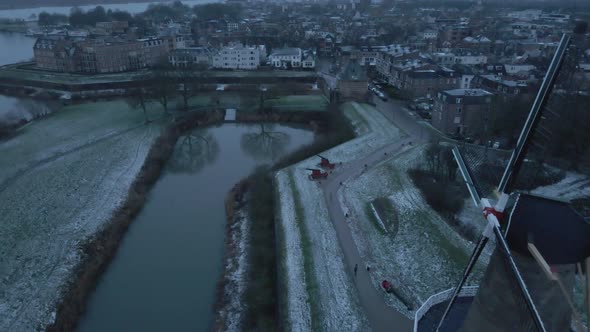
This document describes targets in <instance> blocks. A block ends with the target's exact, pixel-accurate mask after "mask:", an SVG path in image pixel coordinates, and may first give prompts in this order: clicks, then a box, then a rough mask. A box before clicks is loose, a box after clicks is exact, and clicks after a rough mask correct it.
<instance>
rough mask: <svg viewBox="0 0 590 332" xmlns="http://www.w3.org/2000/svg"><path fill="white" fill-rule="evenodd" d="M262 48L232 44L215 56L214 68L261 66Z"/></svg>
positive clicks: (249, 68) (250, 68)
mask: <svg viewBox="0 0 590 332" xmlns="http://www.w3.org/2000/svg"><path fill="white" fill-rule="evenodd" d="M260 52H261V50H260V48H258V47H255V46H243V45H241V44H231V45H229V46H225V47H222V48H221V49H220V50H219V52H218V53H217V54H215V55H214V56H213V61H212V64H213V68H218V69H245V70H253V69H257V68H258V66H260Z"/></svg>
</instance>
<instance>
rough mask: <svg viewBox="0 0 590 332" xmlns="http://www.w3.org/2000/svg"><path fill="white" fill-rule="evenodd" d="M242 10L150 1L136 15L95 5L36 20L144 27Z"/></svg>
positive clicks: (216, 17)
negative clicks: (119, 22)
mask: <svg viewBox="0 0 590 332" xmlns="http://www.w3.org/2000/svg"><path fill="white" fill-rule="evenodd" d="M241 12H242V9H241V6H239V5H228V4H223V3H211V4H203V5H196V6H194V7H192V8H191V7H190V6H188V5H185V4H183V3H182V2H180V1H175V2H173V3H171V4H165V3H157V4H150V5H149V6H148V8H147V9H146V10H145V11H144V12H143V13H139V14H136V15H132V14H131V13H129V12H127V11H121V10H112V9H108V10H107V9H105V8H104V7H103V6H96V7H95V8H93V9H90V10H87V11H85V10H83V9H82V8H79V7H73V8H72V9H71V11H70V14H69V15H64V14H57V13H54V14H51V13H48V12H45V11H44V12H42V13H40V14H39V16H38V18H37V20H38V23H39V25H41V26H55V25H60V24H70V25H71V26H73V27H85V26H95V25H96V23H98V22H108V21H127V22H129V24H130V25H134V26H139V27H147V26H148V22H156V23H158V22H166V21H170V20H173V21H178V20H180V19H183V18H185V17H187V16H191V15H193V14H194V15H196V17H197V18H198V19H200V20H220V19H228V20H237V19H239V18H240V15H241Z"/></svg>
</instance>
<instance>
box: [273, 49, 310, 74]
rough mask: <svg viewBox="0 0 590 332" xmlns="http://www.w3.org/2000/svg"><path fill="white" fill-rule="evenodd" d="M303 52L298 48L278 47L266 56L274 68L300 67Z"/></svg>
mask: <svg viewBox="0 0 590 332" xmlns="http://www.w3.org/2000/svg"><path fill="white" fill-rule="evenodd" d="M302 56H303V53H302V51H301V49H300V48H298V47H297V48H279V49H277V50H274V51H273V52H272V53H271V54H270V55H269V56H268V62H269V63H270V65H271V66H273V67H275V68H283V69H287V68H300V67H301V60H302Z"/></svg>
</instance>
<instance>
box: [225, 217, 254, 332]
mask: <svg viewBox="0 0 590 332" xmlns="http://www.w3.org/2000/svg"><path fill="white" fill-rule="evenodd" d="M236 218H237V219H238V222H236V223H234V224H233V225H232V232H231V235H232V240H231V241H232V243H235V244H236V253H235V254H233V255H230V256H229V257H228V258H227V260H226V262H225V264H226V269H227V271H228V272H227V274H226V278H225V282H226V285H225V286H224V290H225V292H226V294H225V295H226V296H225V298H227V299H228V301H229V302H228V303H227V304H226V305H225V306H223V309H222V311H221V313H220V316H221V320H222V321H223V322H224V323H225V326H224V327H223V328H224V331H236V332H237V331H240V330H241V326H240V322H241V321H242V314H243V312H244V309H245V308H244V305H243V303H242V298H243V295H244V292H245V290H246V280H247V276H246V274H247V268H248V250H247V249H248V246H249V245H250V243H249V241H248V232H249V231H250V227H249V225H250V221H249V220H248V214H247V213H246V212H245V211H242V210H239V211H238V212H237V215H236ZM230 292H231V294H229V293H230Z"/></svg>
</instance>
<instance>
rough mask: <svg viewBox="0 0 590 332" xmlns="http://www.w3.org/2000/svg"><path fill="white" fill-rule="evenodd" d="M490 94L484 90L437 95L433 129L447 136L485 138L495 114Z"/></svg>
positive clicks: (450, 91) (456, 91)
mask: <svg viewBox="0 0 590 332" xmlns="http://www.w3.org/2000/svg"><path fill="white" fill-rule="evenodd" d="M492 96H493V94H492V93H491V92H488V91H486V90H482V89H453V90H446V91H442V92H440V93H438V96H437V98H435V101H434V109H433V111H432V125H433V126H434V127H435V128H436V129H438V130H440V131H442V132H443V133H445V134H448V135H463V136H466V137H473V138H482V137H484V135H485V131H486V129H489V127H488V128H486V125H488V126H489V121H490V120H491V118H492V117H491V112H492Z"/></svg>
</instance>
